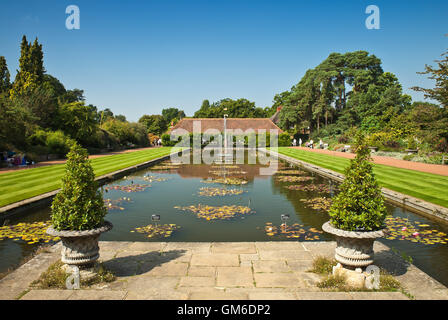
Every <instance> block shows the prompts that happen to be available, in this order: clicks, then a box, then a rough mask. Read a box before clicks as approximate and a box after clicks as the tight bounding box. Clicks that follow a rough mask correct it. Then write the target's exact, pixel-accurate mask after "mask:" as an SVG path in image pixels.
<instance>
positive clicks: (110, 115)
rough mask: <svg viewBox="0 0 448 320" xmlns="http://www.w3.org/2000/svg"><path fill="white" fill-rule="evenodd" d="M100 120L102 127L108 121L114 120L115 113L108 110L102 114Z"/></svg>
mask: <svg viewBox="0 0 448 320" xmlns="http://www.w3.org/2000/svg"><path fill="white" fill-rule="evenodd" d="M99 118H100V125H101V124H103V123H104V122H106V121H107V120H109V119H113V118H114V113H113V112H112V111H111V110H110V109H109V108H106V109H104V110H102V111H101V112H100V116H99Z"/></svg>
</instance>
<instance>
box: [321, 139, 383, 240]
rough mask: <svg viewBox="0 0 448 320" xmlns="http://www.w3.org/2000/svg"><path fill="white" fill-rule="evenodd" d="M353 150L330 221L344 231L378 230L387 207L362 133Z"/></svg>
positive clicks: (332, 207)
mask: <svg viewBox="0 0 448 320" xmlns="http://www.w3.org/2000/svg"><path fill="white" fill-rule="evenodd" d="M355 151H356V157H355V158H354V159H352V160H350V165H349V167H348V168H347V169H346V170H345V179H344V181H343V182H342V184H341V186H340V192H339V194H338V195H337V196H336V197H335V198H334V201H333V204H332V206H331V208H330V211H329V215H330V217H331V224H332V225H333V226H334V227H335V228H338V229H342V230H346V231H355V230H358V231H361V230H362V231H373V230H379V229H382V228H383V225H384V219H385V217H386V213H387V211H386V207H385V205H384V198H383V195H382V194H381V188H380V187H379V185H378V182H377V181H376V179H375V176H374V174H373V171H372V164H371V163H370V161H369V160H370V150H369V148H368V146H367V144H366V143H365V140H364V136H363V135H362V134H358V135H357V137H356V141H355Z"/></svg>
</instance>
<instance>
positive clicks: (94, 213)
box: [51, 143, 107, 231]
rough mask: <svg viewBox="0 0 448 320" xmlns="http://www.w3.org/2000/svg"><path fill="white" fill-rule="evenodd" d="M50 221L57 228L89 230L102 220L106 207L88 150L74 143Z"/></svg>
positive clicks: (54, 201)
mask: <svg viewBox="0 0 448 320" xmlns="http://www.w3.org/2000/svg"><path fill="white" fill-rule="evenodd" d="M51 210H52V214H51V221H52V224H53V226H54V228H55V229H56V230H59V231H60V230H90V229H94V228H96V227H99V226H100V225H101V224H102V223H103V222H104V216H105V215H106V213H107V209H106V207H105V206H104V201H103V195H102V194H101V192H100V191H99V190H98V185H97V183H96V181H95V174H94V173H93V169H92V166H91V164H90V161H89V160H88V154H87V151H86V150H85V149H83V148H81V147H80V146H79V145H78V144H77V143H75V144H74V145H73V147H72V148H71V150H70V152H69V154H68V160H67V164H66V171H65V175H64V177H63V178H62V188H61V191H60V192H59V193H58V194H57V195H56V197H55V198H54V200H53V203H52V206H51Z"/></svg>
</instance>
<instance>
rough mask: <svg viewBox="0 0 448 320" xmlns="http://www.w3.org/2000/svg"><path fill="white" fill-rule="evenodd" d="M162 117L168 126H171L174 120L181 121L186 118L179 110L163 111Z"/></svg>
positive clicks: (168, 109)
mask: <svg viewBox="0 0 448 320" xmlns="http://www.w3.org/2000/svg"><path fill="white" fill-rule="evenodd" d="M162 117H163V119H164V120H165V122H166V123H167V124H170V123H171V121H172V120H174V119H177V120H180V119H182V118H185V112H184V111H183V110H179V109H178V108H166V109H163V110H162Z"/></svg>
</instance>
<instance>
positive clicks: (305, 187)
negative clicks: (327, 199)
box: [285, 183, 335, 193]
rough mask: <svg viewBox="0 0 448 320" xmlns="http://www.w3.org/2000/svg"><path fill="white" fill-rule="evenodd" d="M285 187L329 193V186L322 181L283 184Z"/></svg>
mask: <svg viewBox="0 0 448 320" xmlns="http://www.w3.org/2000/svg"><path fill="white" fill-rule="evenodd" d="M285 188H286V189H289V190H300V191H307V192H324V193H330V191H331V190H330V186H329V185H327V184H324V183H320V184H307V185H289V186H285ZM333 191H335V188H333Z"/></svg>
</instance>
